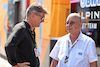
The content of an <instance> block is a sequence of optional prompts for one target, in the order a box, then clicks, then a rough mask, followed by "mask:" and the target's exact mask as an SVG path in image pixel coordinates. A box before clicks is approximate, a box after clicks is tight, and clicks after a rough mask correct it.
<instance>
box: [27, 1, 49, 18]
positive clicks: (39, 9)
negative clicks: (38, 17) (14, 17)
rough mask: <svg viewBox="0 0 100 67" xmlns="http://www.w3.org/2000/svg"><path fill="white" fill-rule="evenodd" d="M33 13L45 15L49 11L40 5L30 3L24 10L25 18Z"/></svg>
mask: <svg viewBox="0 0 100 67" xmlns="http://www.w3.org/2000/svg"><path fill="white" fill-rule="evenodd" d="M34 12H39V13H40V12H44V13H45V14H48V13H49V11H48V10H47V9H46V7H45V6H44V5H41V4H40V3H36V2H35V3H32V4H31V5H30V6H29V7H28V8H27V10H26V16H27V17H29V15H30V14H31V13H34Z"/></svg>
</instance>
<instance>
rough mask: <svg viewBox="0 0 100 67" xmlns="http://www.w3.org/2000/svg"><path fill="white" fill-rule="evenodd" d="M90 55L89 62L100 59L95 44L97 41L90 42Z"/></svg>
mask: <svg viewBox="0 0 100 67" xmlns="http://www.w3.org/2000/svg"><path fill="white" fill-rule="evenodd" d="M88 56H89V62H90V63H92V62H95V61H98V56H97V52H96V46H95V42H94V41H92V42H91V43H89V46H88Z"/></svg>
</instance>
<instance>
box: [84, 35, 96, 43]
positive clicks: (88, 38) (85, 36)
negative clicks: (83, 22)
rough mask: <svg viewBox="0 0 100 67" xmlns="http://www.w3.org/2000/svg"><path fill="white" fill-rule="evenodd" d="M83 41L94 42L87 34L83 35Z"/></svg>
mask: <svg viewBox="0 0 100 67" xmlns="http://www.w3.org/2000/svg"><path fill="white" fill-rule="evenodd" d="M82 39H83V40H84V41H94V40H93V39H92V38H91V37H89V36H87V35H85V34H82Z"/></svg>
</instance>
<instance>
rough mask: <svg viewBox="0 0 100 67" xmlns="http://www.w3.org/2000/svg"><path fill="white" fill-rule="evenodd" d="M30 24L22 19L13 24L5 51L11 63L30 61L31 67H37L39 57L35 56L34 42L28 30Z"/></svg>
mask: <svg viewBox="0 0 100 67" xmlns="http://www.w3.org/2000/svg"><path fill="white" fill-rule="evenodd" d="M29 29H30V25H29V24H28V23H27V22H25V21H23V22H21V23H18V24H16V25H15V27H14V28H13V30H12V33H11V34H10V36H9V38H8V40H7V42H6V44H5V51H6V55H7V59H8V61H9V63H10V64H11V65H13V66H14V65H16V64H17V63H23V62H30V66H31V67H39V59H38V57H36V56H35V52H34V48H35V43H34V40H33V38H32V36H31V33H30V31H29Z"/></svg>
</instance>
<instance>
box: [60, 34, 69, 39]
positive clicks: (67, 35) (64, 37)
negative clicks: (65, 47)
mask: <svg viewBox="0 0 100 67" xmlns="http://www.w3.org/2000/svg"><path fill="white" fill-rule="evenodd" d="M68 37H69V34H66V35H64V36H62V37H60V38H59V40H66V39H68Z"/></svg>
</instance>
